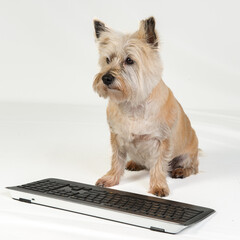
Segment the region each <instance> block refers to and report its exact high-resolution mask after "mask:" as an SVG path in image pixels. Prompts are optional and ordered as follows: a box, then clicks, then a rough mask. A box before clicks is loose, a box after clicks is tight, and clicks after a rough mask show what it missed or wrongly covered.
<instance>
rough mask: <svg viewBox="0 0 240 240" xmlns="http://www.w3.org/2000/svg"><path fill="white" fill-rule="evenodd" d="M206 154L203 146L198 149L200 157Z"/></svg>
mask: <svg viewBox="0 0 240 240" xmlns="http://www.w3.org/2000/svg"><path fill="white" fill-rule="evenodd" d="M204 156H205V154H204V152H203V150H202V149H201V148H199V149H198V157H204Z"/></svg>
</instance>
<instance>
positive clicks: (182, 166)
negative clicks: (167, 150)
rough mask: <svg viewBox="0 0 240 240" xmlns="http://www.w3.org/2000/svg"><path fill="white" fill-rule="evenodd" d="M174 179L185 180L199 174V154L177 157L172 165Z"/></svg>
mask: <svg viewBox="0 0 240 240" xmlns="http://www.w3.org/2000/svg"><path fill="white" fill-rule="evenodd" d="M169 167H170V169H171V171H170V176H171V177H172V178H185V177H188V176H190V175H191V174H197V173H198V152H197V153H194V154H183V155H180V156H178V157H175V158H174V159H173V160H172V161H171V162H170V163H169Z"/></svg>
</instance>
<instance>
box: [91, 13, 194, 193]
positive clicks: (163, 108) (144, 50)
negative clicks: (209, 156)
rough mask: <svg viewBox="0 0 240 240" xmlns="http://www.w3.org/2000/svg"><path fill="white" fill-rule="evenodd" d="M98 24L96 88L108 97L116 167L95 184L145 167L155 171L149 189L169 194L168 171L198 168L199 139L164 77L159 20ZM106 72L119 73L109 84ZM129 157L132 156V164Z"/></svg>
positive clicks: (176, 173) (107, 183) (185, 173)
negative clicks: (128, 27) (130, 29)
mask: <svg viewBox="0 0 240 240" xmlns="http://www.w3.org/2000/svg"><path fill="white" fill-rule="evenodd" d="M94 26H95V34H96V41H97V43H98V46H99V54H100V58H99V64H100V67H101V71H100V72H99V73H98V74H97V75H96V78H95V80H94V83H93V88H94V90H95V91H96V92H97V93H98V94H99V96H100V97H104V98H108V99H109V102H108V107H107V119H108V124H109V127H110V132H111V145H112V164H111V169H110V170H109V171H108V172H107V173H106V174H105V175H104V176H103V177H102V178H100V179H99V180H98V181H97V182H96V185H99V186H104V187H110V186H113V185H116V184H118V183H119V180H120V177H121V175H122V174H123V173H124V169H125V168H126V169H129V170H141V169H144V168H146V169H148V170H149V171H150V190H149V192H150V193H152V194H155V195H158V196H161V197H163V196H167V195H168V194H169V188H168V185H167V181H166V176H167V174H168V173H170V175H171V176H172V177H173V178H184V177H187V176H189V175H191V174H196V173H197V172H198V139H197V136H196V134H195V131H194V130H193V129H192V127H191V123H190V121H189V119H188V117H187V116H186V114H185V113H184V111H183V109H182V107H181V105H180V104H179V103H178V101H177V100H176V99H175V97H174V95H173V93H172V91H171V90H170V89H169V88H168V87H167V86H166V85H165V83H164V82H163V80H162V77H161V76H162V63H161V59H160V56H159V52H158V46H159V41H158V36H157V33H156V30H155V20H154V18H153V17H151V18H149V19H146V20H142V21H141V22H140V27H139V30H138V31H136V32H135V33H133V34H122V33H119V32H116V31H114V30H112V29H109V28H107V27H106V26H105V24H104V23H102V22H100V21H97V20H95V21H94ZM129 58H130V60H132V62H131V61H130V60H129ZM129 61H130V63H129ZM106 74H111V76H113V77H114V80H113V81H112V82H111V83H110V84H109V83H108V84H106V83H104V81H103V79H104V77H103V76H106ZM127 156H128V157H129V158H130V159H131V160H130V162H128V163H126V159H127Z"/></svg>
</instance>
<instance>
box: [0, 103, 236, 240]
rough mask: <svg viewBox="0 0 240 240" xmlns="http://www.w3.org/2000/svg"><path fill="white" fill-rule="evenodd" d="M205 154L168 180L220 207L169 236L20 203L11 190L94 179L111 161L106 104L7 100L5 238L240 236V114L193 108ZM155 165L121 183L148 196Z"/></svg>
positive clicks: (0, 121) (0, 177)
mask: <svg viewBox="0 0 240 240" xmlns="http://www.w3.org/2000/svg"><path fill="white" fill-rule="evenodd" d="M186 112H187V113H188V114H189V116H190V119H191V120H192V124H193V127H194V128H195V129H196V131H197V134H198V137H199V140H200V147H201V148H202V149H203V151H204V155H205V156H204V157H201V158H200V173H199V174H198V175H196V176H191V177H189V178H186V179H171V178H168V179H167V181H168V184H169V187H170V190H171V193H170V196H169V197H168V199H172V200H176V201H183V202H188V203H192V204H196V205H202V206H206V207H210V208H213V209H215V210H216V211H217V213H216V214H214V215H212V216H211V217H210V218H208V219H206V220H205V221H203V222H201V223H199V224H197V225H195V226H192V227H191V228H189V229H186V230H184V231H183V232H182V233H180V234H178V235H168V234H163V233H158V232H153V231H150V230H145V229H141V228H136V227H131V226H127V225H123V224H119V223H114V222H110V221H104V220H100V219H95V218H92V217H87V216H82V215H78V214H73V213H69V212H64V211H60V210H55V209H50V208H45V207H41V206H35V205H31V204H25V203H21V202H18V201H14V200H12V199H11V198H10V196H9V194H8V192H7V191H6V190H5V189H4V187H6V186H14V185H18V184H23V183H27V182H30V181H34V180H38V179H42V178H46V177H57V178H63V179H68V180H72V181H79V182H85V183H89V184H94V183H95V181H96V180H97V179H98V178H99V177H100V176H102V175H103V174H104V173H105V172H106V171H107V170H108V169H109V166H110V153H111V150H110V144H109V132H108V127H107V124H106V120H105V108H104V107H102V106H98V107H97V106H96V107H91V106H80V105H59V104H56V105H54V104H52V105H51V104H13V103H12V104H10V103H9V104H7V103H1V104H0V133H1V134H0V146H1V151H0V165H1V168H0V229H1V230H0V239H6V240H13V239H37V240H38V239H44V238H45V239H58V240H61V239H63V240H65V239H71V240H72V239H98V240H99V239H104V240H106V239H111V240H112V239H144V240H145V239H160V238H164V239H181V240H182V239H189V240H193V239H211V240H212V239H216V240H221V239H222V240H226V239H229V240H232V239H234V240H235V239H239V224H240V208H239V202H240V191H239V189H240V176H239V168H240V161H239V155H240V150H239V145H240V113H239V112H217V111H215V112H213V111H211V112H201V111H190V110H189V111H186ZM148 185H149V174H148V172H147V171H140V172H125V174H124V176H123V177H122V179H121V182H120V184H119V185H118V186H116V187H115V188H117V189H120V190H126V191H132V192H136V193H141V194H148V193H147V191H148Z"/></svg>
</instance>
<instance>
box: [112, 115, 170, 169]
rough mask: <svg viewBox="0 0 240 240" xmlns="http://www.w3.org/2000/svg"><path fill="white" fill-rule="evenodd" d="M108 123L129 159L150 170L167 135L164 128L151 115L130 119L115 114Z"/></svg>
mask: <svg viewBox="0 0 240 240" xmlns="http://www.w3.org/2000/svg"><path fill="white" fill-rule="evenodd" d="M108 123H109V126H110V129H111V131H112V132H113V133H115V134H116V135H117V141H118V144H119V146H120V147H123V148H124V149H125V150H126V151H127V153H128V155H129V157H130V158H131V159H132V160H135V161H137V162H138V163H140V164H142V165H145V166H146V167H147V168H150V167H151V165H152V163H151V162H150V159H156V158H157V155H158V153H159V146H160V141H161V139H163V138H164V135H165V133H166V131H165V129H164V127H161V124H160V123H159V122H158V121H156V120H155V119H154V118H153V117H151V116H149V115H144V116H143V117H138V116H137V117H135V116H134V117H132V116H130V117H129V116H126V115H122V114H116V115H115V114H114V115H112V116H109V118H108Z"/></svg>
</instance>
